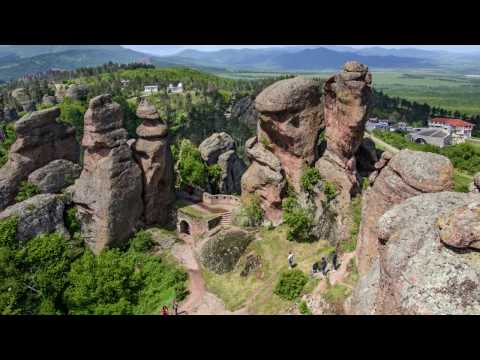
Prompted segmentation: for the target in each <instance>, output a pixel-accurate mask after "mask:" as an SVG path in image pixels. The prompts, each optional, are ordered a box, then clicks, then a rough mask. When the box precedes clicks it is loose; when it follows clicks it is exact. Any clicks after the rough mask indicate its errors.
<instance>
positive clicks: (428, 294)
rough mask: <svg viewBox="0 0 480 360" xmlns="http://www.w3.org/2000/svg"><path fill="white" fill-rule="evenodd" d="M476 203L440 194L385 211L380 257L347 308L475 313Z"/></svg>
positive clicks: (478, 289) (478, 291) (479, 304)
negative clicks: (471, 249)
mask: <svg viewBox="0 0 480 360" xmlns="http://www.w3.org/2000/svg"><path fill="white" fill-rule="evenodd" d="M392 161H393V160H392ZM380 176H381V175H380ZM437 185H439V184H435V186H434V187H435V188H436V187H437ZM427 187H428V188H431V186H430V185H428V186H427ZM479 206H480V197H479V196H478V195H469V194H463V193H454V192H440V193H431V194H422V195H418V196H415V197H412V198H410V199H408V200H406V201H404V202H403V203H401V204H400V205H396V206H394V207H393V208H391V209H390V210H389V211H387V212H386V213H385V214H384V215H383V216H382V217H381V218H380V220H379V221H378V242H379V244H380V245H379V246H380V249H379V250H380V251H379V257H378V259H377V260H376V261H375V263H374V265H373V266H372V267H371V268H370V270H369V272H368V274H367V275H366V276H365V277H364V278H363V279H362V280H361V281H360V282H359V283H358V284H357V286H356V288H355V290H354V293H353V297H352V301H351V305H352V312H353V313H354V314H480V285H479V284H480V261H479V260H480V254H479V253H478V252H476V251H470V250H469V248H471V247H477V245H478V240H479V237H478V234H479V233H478V229H479V223H480V218H479V217H478V209H479ZM475 213H476V215H475ZM445 244H447V245H445Z"/></svg>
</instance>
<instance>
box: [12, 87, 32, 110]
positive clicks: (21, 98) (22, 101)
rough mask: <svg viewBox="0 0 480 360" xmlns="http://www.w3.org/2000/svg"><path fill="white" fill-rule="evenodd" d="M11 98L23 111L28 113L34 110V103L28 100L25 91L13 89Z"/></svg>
mask: <svg viewBox="0 0 480 360" xmlns="http://www.w3.org/2000/svg"><path fill="white" fill-rule="evenodd" d="M11 96H12V98H14V99H15V101H16V102H17V104H18V105H20V106H21V107H22V110H23V111H26V112H30V111H34V110H35V101H33V100H32V99H31V98H30V96H29V95H28V93H27V91H26V89H24V88H18V89H15V90H13V91H12V93H11Z"/></svg>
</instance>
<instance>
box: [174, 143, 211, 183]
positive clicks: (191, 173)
mask: <svg viewBox="0 0 480 360" xmlns="http://www.w3.org/2000/svg"><path fill="white" fill-rule="evenodd" d="M177 173H178V180H179V182H180V184H179V185H180V186H181V187H182V186H186V185H197V186H200V187H204V186H205V185H206V181H205V180H206V179H207V177H208V169H207V166H206V165H205V163H204V162H203V160H202V156H201V155H200V151H199V150H198V149H197V147H196V146H195V145H193V144H192V143H191V142H190V141H189V140H183V141H182V142H181V143H180V149H179V152H178V161H177Z"/></svg>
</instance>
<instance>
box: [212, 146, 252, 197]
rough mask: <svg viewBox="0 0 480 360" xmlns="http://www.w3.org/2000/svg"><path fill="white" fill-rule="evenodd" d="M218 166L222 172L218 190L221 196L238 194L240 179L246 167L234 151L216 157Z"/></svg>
mask: <svg viewBox="0 0 480 360" xmlns="http://www.w3.org/2000/svg"><path fill="white" fill-rule="evenodd" d="M218 165H219V166H220V169H221V170H222V173H221V175H220V180H219V184H218V189H219V192H220V193H221V194H240V193H241V192H242V188H241V179H242V175H243V173H244V172H245V170H246V168H247V166H246V165H245V163H244V162H243V160H242V159H240V158H239V157H238V155H237V154H236V153H235V151H234V150H229V151H227V152H224V153H223V154H221V155H220V156H219V157H218Z"/></svg>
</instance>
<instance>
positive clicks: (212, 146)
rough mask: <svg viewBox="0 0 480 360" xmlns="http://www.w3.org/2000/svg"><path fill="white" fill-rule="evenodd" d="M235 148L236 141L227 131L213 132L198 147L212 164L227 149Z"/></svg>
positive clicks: (208, 162) (209, 163)
mask: <svg viewBox="0 0 480 360" xmlns="http://www.w3.org/2000/svg"><path fill="white" fill-rule="evenodd" d="M234 149H235V141H233V138H232V137H231V136H230V135H228V134H227V133H225V132H221V133H215V134H212V135H211V136H210V137H208V138H206V139H205V140H204V141H203V142H202V143H201V144H200V146H199V147H198V150H199V151H200V154H201V155H202V159H203V160H204V161H205V162H206V163H207V164H208V165H212V164H215V163H216V162H217V161H218V157H219V156H220V155H221V154H223V153H224V152H226V151H229V150H234Z"/></svg>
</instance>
